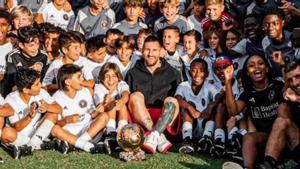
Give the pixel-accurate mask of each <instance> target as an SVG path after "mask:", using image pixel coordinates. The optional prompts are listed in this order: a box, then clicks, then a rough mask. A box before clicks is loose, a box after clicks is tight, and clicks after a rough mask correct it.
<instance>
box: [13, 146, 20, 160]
mask: <svg viewBox="0 0 300 169" xmlns="http://www.w3.org/2000/svg"><path fill="white" fill-rule="evenodd" d="M12 157H13V159H15V160H17V159H19V158H20V157H21V150H20V149H19V147H17V146H13V147H12Z"/></svg>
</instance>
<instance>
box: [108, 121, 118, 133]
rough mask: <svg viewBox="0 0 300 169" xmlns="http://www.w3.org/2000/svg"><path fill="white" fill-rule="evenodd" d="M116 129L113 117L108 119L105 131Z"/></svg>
mask: <svg viewBox="0 0 300 169" xmlns="http://www.w3.org/2000/svg"><path fill="white" fill-rule="evenodd" d="M114 131H116V120H115V119H109V120H108V123H107V124H106V132H107V134H108V133H111V132H114Z"/></svg>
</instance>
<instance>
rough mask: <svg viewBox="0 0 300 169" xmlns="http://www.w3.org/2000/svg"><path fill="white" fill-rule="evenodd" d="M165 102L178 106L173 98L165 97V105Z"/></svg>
mask: <svg viewBox="0 0 300 169" xmlns="http://www.w3.org/2000/svg"><path fill="white" fill-rule="evenodd" d="M167 102H172V103H174V104H175V106H178V105H179V104H178V101H177V99H176V98H174V97H167V98H165V100H164V103H167Z"/></svg>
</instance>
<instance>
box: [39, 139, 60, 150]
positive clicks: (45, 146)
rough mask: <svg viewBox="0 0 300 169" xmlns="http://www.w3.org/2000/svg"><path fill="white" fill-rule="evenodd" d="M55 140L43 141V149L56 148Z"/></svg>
mask: <svg viewBox="0 0 300 169" xmlns="http://www.w3.org/2000/svg"><path fill="white" fill-rule="evenodd" d="M55 144H56V143H55V140H47V141H43V143H42V144H41V145H40V147H41V150H54V149H55Z"/></svg>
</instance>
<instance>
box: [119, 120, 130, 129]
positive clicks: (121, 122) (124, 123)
mask: <svg viewBox="0 0 300 169" xmlns="http://www.w3.org/2000/svg"><path fill="white" fill-rule="evenodd" d="M126 124H128V121H127V120H120V121H118V128H117V131H119V130H121V129H122V128H123V127H124V126H125V125H126Z"/></svg>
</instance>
